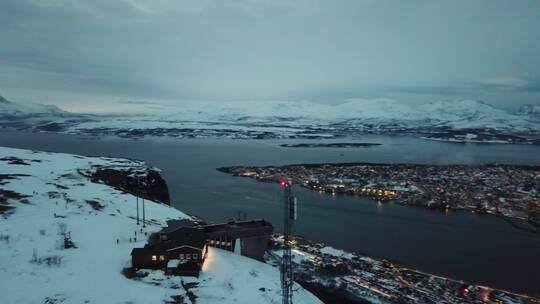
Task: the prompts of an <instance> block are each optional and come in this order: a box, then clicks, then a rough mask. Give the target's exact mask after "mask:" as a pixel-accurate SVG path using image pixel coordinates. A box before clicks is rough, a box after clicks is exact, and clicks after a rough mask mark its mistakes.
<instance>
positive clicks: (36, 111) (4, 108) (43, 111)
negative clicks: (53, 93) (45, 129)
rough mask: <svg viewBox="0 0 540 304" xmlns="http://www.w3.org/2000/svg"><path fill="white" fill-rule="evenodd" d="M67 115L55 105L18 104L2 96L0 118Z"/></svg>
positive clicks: (0, 97) (0, 98) (0, 99)
mask: <svg viewBox="0 0 540 304" xmlns="http://www.w3.org/2000/svg"><path fill="white" fill-rule="evenodd" d="M64 114H67V113H66V112H65V111H62V110H60V109H59V108H58V107H56V106H54V105H42V104H18V103H13V102H10V101H8V100H7V99H5V98H4V97H2V96H0V116H4V117H6V116H12V117H31V116H36V115H53V116H61V115H64Z"/></svg>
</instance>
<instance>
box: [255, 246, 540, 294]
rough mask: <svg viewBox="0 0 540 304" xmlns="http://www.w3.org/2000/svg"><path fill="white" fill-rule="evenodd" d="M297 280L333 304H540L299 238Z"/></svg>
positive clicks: (274, 256) (276, 249)
mask: <svg viewBox="0 0 540 304" xmlns="http://www.w3.org/2000/svg"><path fill="white" fill-rule="evenodd" d="M291 243H293V245H294V247H295V249H294V250H293V254H294V259H293V262H294V264H295V271H296V273H295V279H296V280H297V281H298V282H300V283H301V284H302V285H303V286H305V287H310V288H311V289H312V290H311V291H313V292H315V293H317V294H318V295H319V296H321V295H322V296H324V294H329V295H330V297H331V298H332V299H333V300H335V302H333V303H365V302H367V303H410V304H413V303H497V304H504V303H516V304H517V303H524V304H526V303H531V304H532V303H540V302H539V300H538V299H536V298H532V297H529V296H527V295H522V294H516V293H512V292H509V291H505V290H498V289H494V288H490V287H486V286H482V285H477V284H471V283H468V282H464V281H460V280H454V279H451V278H447V277H444V276H439V275H434V274H429V273H425V272H422V271H419V270H415V269H410V268H406V267H401V266H399V265H396V264H394V263H393V262H391V261H388V260H385V259H376V258H372V257H368V256H364V255H361V254H357V253H350V252H346V251H342V250H339V249H335V248H333V247H330V246H328V245H326V244H323V243H318V242H313V241H309V240H306V239H304V238H300V237H296V238H294V239H293V240H292V241H291ZM282 244H283V239H282V238H280V237H275V238H274V239H273V240H272V247H273V249H271V250H269V251H268V254H267V256H266V259H267V261H268V263H271V264H274V265H276V266H277V265H279V264H280V258H281V255H280V252H281V251H280V248H281V246H282Z"/></svg>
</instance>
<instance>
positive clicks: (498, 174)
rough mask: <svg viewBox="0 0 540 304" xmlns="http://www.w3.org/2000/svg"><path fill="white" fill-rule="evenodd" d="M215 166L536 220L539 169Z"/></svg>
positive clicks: (317, 187)
mask: <svg viewBox="0 0 540 304" xmlns="http://www.w3.org/2000/svg"><path fill="white" fill-rule="evenodd" d="M218 170H220V171H222V172H226V173H229V174H232V175H234V176H243V177H249V178H253V179H256V180H259V181H263V182H277V181H278V180H279V179H280V178H282V177H287V178H291V179H293V180H294V182H295V183H296V184H299V185H301V186H302V187H304V188H307V189H310V190H313V191H319V192H321V193H328V194H331V195H340V194H344V195H354V196H367V197H371V198H373V199H374V200H377V201H381V202H384V201H389V200H392V201H395V202H397V203H400V204H404V205H414V206H423V207H426V208H431V209H441V210H443V211H449V210H468V211H473V212H479V213H489V214H495V215H499V216H503V217H506V218H512V219H518V220H523V221H527V222H529V223H530V224H532V225H536V226H538V225H539V224H540V207H539V206H540V192H539V191H538V189H540V167H533V166H513V165H480V166H468V165H445V166H437V165H416V164H307V165H287V166H267V167H242V166H237V167H226V168H219V169H218ZM531 227H532V226H531Z"/></svg>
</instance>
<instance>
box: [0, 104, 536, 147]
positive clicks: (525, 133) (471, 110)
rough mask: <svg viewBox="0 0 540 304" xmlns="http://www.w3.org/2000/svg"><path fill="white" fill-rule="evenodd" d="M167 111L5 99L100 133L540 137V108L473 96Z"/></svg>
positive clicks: (16, 114)
mask: <svg viewBox="0 0 540 304" xmlns="http://www.w3.org/2000/svg"><path fill="white" fill-rule="evenodd" d="M164 109H165V110H162V111H152V112H148V113H147V114H132V115H129V114H124V115H117V114H115V115H81V114H74V113H68V112H64V111H62V110H60V109H58V108H57V107H55V106H43V105H35V106H27V105H19V104H16V103H13V102H9V101H7V100H6V99H4V98H0V125H3V126H10V127H18V128H27V129H33V130H41V131H54V132H65V133H77V134H94V135H120V136H144V135H169V136H175V137H212V136H213V137H232V138H322V137H343V136H357V135H361V134H366V133H376V134H384V133H392V134H401V133H409V134H410V133H415V134H421V135H422V136H426V135H427V137H430V136H432V135H433V134H437V136H438V137H437V138H436V139H441V138H445V137H447V136H455V133H458V134H460V135H467V134H468V135H467V136H468V138H471V137H474V136H476V137H478V138H482V140H481V141H489V140H499V141H500V140H501V139H502V140H503V141H504V140H508V136H512V137H513V139H511V140H510V142H521V143H523V142H526V141H527V140H526V139H527V138H535V137H537V136H538V135H539V134H540V106H531V105H529V106H524V107H522V108H521V109H520V111H518V112H516V113H509V112H507V111H505V110H502V109H499V108H496V107H494V106H492V105H490V104H488V103H485V102H482V101H477V100H468V99H460V100H450V101H436V102H432V103H428V104H425V105H422V106H418V107H412V106H409V105H406V104H402V103H399V102H397V101H394V100H390V99H347V100H345V101H344V102H343V103H341V104H333V105H330V104H321V103H315V102H309V101H295V102H264V103H260V102H258V103H250V102H199V103H193V102H191V103H189V102H183V103H180V104H177V105H175V106H174V107H164ZM36 118H39V119H36ZM441 134H442V135H441ZM471 134H472V135H471ZM499 135H502V136H503V138H501V137H499ZM515 136H518V137H515Z"/></svg>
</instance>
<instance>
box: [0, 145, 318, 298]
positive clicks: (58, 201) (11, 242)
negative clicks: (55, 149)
mask: <svg viewBox="0 0 540 304" xmlns="http://www.w3.org/2000/svg"><path fill="white" fill-rule="evenodd" d="M103 167H106V168H112V169H115V170H133V171H136V172H144V171H145V170H148V168H147V166H146V165H145V164H144V163H143V162H138V161H132V160H126V159H112V158H91V157H81V156H76V155H68V154H58V153H54V154H53V153H45V152H33V151H28V150H19V149H11V148H2V147H0V248H2V250H0V282H2V284H0V294H1V295H2V301H1V302H2V303H47V304H51V303H55V304H59V303H145V304H146V303H167V302H169V303H171V301H172V298H171V297H177V299H178V298H179V297H181V298H183V301H184V303H199V304H204V303H220V304H222V303H278V302H279V301H280V291H279V286H280V283H279V272H278V270H277V269H276V268H274V267H272V266H269V265H267V264H264V263H260V262H257V261H255V260H251V259H248V258H245V257H241V256H238V255H234V254H233V253H230V252H226V251H222V250H219V249H211V250H210V251H209V257H208V260H207V261H206V262H205V264H204V269H203V272H202V273H201V276H200V277H199V278H198V279H195V278H193V279H191V278H185V279H184V282H182V281H181V278H180V277H171V278H168V277H165V276H164V275H163V274H162V272H159V271H154V272H151V273H150V275H149V276H147V277H145V278H143V279H140V280H130V279H127V278H126V277H124V276H123V275H122V269H123V268H124V267H127V266H129V265H130V262H131V260H130V253H131V250H132V248H134V247H142V246H143V245H144V243H145V242H146V240H145V237H144V236H143V235H141V226H137V224H136V220H135V214H136V209H135V197H134V196H132V195H131V194H128V193H124V192H122V191H121V190H117V189H114V188H112V187H110V186H107V185H105V184H102V183H93V182H91V181H90V180H89V179H88V178H87V177H86V175H87V174H88V173H91V172H94V171H95V170H96V169H97V168H103ZM146 207H147V208H146V215H147V227H146V228H144V229H143V230H142V231H143V232H142V234H144V233H150V232H153V231H157V230H159V229H160V227H162V226H164V225H165V222H166V220H168V219H173V218H188V217H189V216H187V215H186V214H184V213H182V212H180V211H178V210H176V209H174V208H172V207H169V206H167V205H164V204H159V203H154V202H147V204H146ZM62 230H64V232H69V233H70V235H71V241H72V242H73V244H74V246H75V247H76V248H69V249H64V246H63V245H64V237H63V236H62V235H61V233H62ZM135 232H138V233H137V238H136V240H135ZM130 239H131V240H130ZM117 242H118V243H117ZM187 282H191V283H195V284H198V286H197V287H192V288H191V289H189V293H190V294H189V295H188V294H187V291H186V290H185V289H184V288H183V287H182V286H183V284H182V283H187ZM190 286H193V285H190ZM299 288H300V287H299ZM192 295H195V297H196V301H195V302H191V301H190V299H189V297H190V296H191V297H193V296H192ZM180 303H182V302H180ZM295 303H310V304H311V303H320V301H319V300H318V299H317V298H316V297H314V296H313V295H311V294H310V293H307V292H306V291H304V290H303V289H301V288H300V289H299V291H298V293H297V294H296V298H295Z"/></svg>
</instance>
